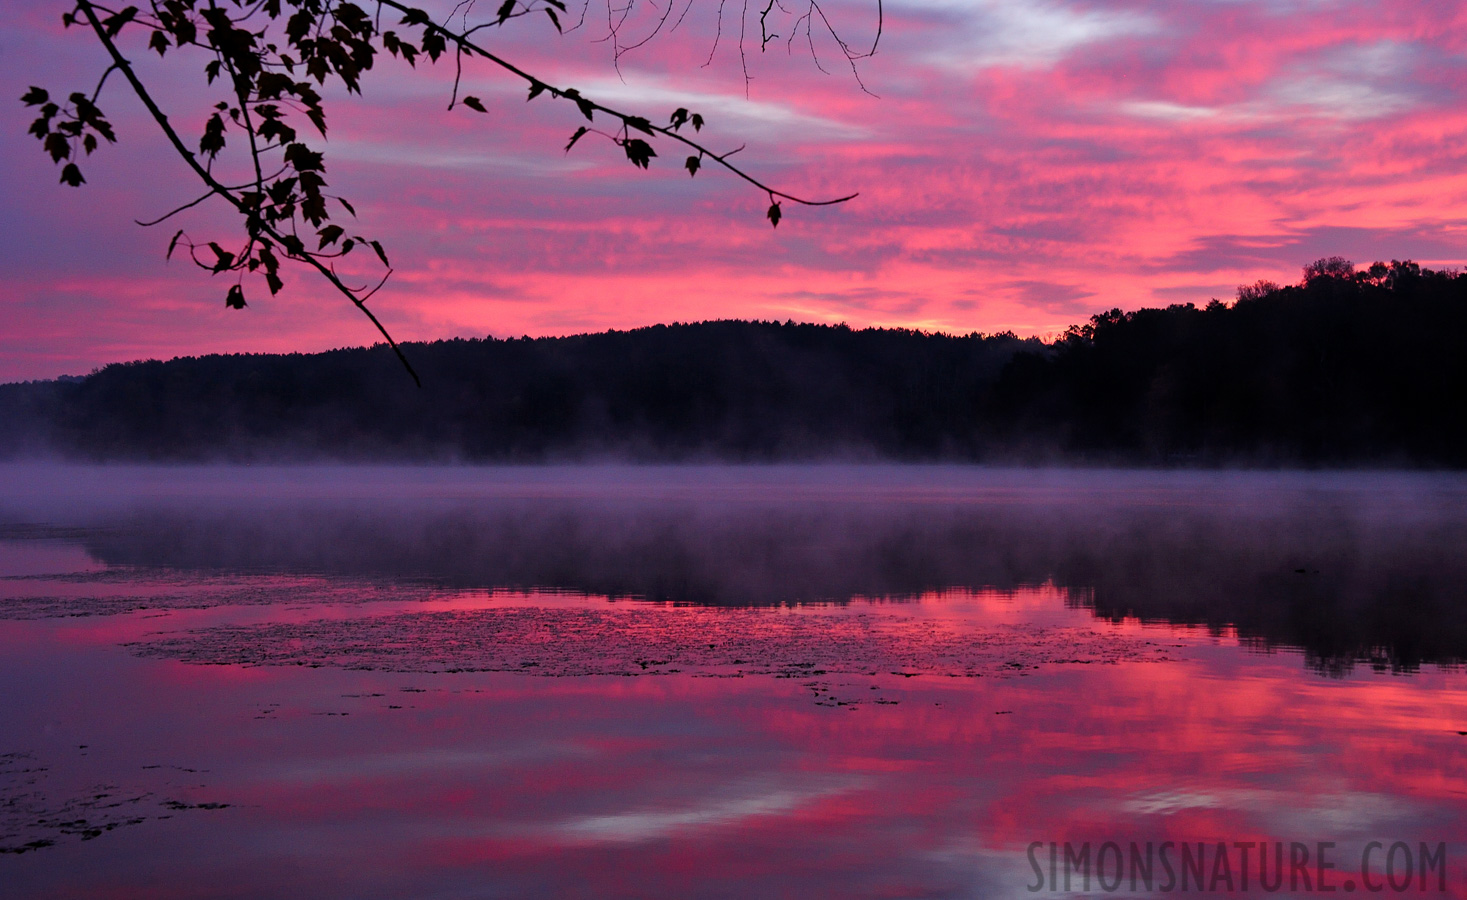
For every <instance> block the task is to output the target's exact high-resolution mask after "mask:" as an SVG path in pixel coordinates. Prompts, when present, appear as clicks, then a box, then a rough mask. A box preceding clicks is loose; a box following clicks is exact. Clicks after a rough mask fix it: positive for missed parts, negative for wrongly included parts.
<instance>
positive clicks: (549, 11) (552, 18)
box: [545, 6, 563, 33]
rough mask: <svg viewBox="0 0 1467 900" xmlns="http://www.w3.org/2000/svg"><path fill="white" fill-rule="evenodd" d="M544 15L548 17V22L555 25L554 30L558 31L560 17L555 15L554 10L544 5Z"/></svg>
mask: <svg viewBox="0 0 1467 900" xmlns="http://www.w3.org/2000/svg"><path fill="white" fill-rule="evenodd" d="M545 15H547V16H549V17H550V24H552V25H554V26H555V30H556V31H560V19H559V18H558V17H557V16H556V15H555V10H553V9H551V8H550V7H548V6H547V7H545ZM562 33H563V32H562Z"/></svg>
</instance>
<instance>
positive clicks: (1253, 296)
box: [1238, 279, 1279, 303]
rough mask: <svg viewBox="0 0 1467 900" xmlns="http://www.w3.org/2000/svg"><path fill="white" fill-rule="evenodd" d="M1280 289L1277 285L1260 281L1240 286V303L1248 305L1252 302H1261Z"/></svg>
mask: <svg viewBox="0 0 1467 900" xmlns="http://www.w3.org/2000/svg"><path fill="white" fill-rule="evenodd" d="M1278 289H1279V286H1278V284H1277V283H1275V282H1272V281H1264V280H1262V279H1259V280H1258V281H1255V282H1253V283H1252V284H1240V285H1238V302H1239V303H1246V302H1248V301H1250V300H1261V299H1263V298H1264V297H1267V296H1268V295H1269V294H1272V293H1274V292H1275V291H1277V290H1278Z"/></svg>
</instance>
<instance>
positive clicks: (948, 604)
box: [0, 465, 1467, 898]
mask: <svg viewBox="0 0 1467 900" xmlns="http://www.w3.org/2000/svg"><path fill="white" fill-rule="evenodd" d="M0 485H3V486H4V488H5V490H4V491H3V494H0V684H4V685H5V686H6V687H7V690H8V693H7V703H6V704H5V705H0V896H3V897H9V896H16V897H68V896H98V897H108V896H119V897H120V896H134V895H138V894H144V893H146V894H152V893H161V894H162V895H165V896H180V897H224V896H240V895H247V896H289V895H309V896H313V897H326V898H336V897H341V898H347V897H362V896H380V897H404V898H407V897H420V896H424V895H429V894H432V895H441V896H448V897H460V896H463V897H467V896H482V895H485V894H487V895H506V896H527V897H562V896H585V897H646V896H679V897H683V896H687V897H705V896H706V897H726V896H778V895H781V894H788V893H789V892H790V890H791V886H792V885H799V886H800V887H799V890H800V891H801V892H804V893H807V894H808V895H810V896H840V897H887V896H933V897H974V896H980V897H985V898H986V897H998V898H1008V897H1025V896H1031V895H1032V893H1031V892H1030V891H1029V890H1028V886H1029V885H1031V884H1032V883H1033V882H1034V879H1035V877H1036V871H1035V870H1034V869H1033V868H1031V863H1030V862H1029V861H1028V860H1027V857H1026V849H1025V848H1026V847H1030V846H1032V842H1034V841H1041V842H1050V841H1059V842H1064V841H1073V842H1075V843H1076V844H1078V843H1080V842H1083V841H1092V842H1094V844H1095V845H1096V846H1098V845H1099V844H1100V843H1101V842H1103V841H1107V840H1112V841H1121V842H1128V841H1133V840H1134V841H1139V842H1142V843H1144V842H1147V841H1151V842H1155V843H1160V842H1163V841H1168V840H1170V841H1176V842H1183V841H1192V842H1204V843H1207V844H1208V845H1209V846H1213V845H1215V844H1216V843H1217V842H1227V843H1231V842H1233V841H1239V840H1269V841H1308V842H1318V841H1333V842H1335V843H1336V844H1337V850H1336V858H1337V859H1338V860H1339V861H1340V869H1341V870H1342V871H1341V873H1340V876H1339V877H1338V878H1336V879H1335V884H1336V886H1339V885H1340V884H1341V883H1342V882H1343V881H1344V880H1345V878H1347V877H1359V875H1358V872H1351V871H1350V870H1351V869H1352V868H1353V867H1354V863H1353V861H1352V857H1353V858H1358V857H1359V856H1360V854H1361V853H1362V851H1363V848H1364V847H1365V846H1367V842H1369V841H1372V840H1387V841H1394V840H1398V839H1399V840H1403V841H1409V842H1411V846H1412V847H1415V846H1416V845H1417V842H1426V841H1430V842H1432V843H1431V845H1432V846H1433V847H1434V846H1435V845H1436V842H1439V841H1440V842H1446V843H1447V845H1448V847H1449V848H1450V852H1449V854H1448V856H1447V861H1448V867H1449V869H1450V871H1448V872H1447V875H1448V876H1449V885H1450V890H1448V891H1446V892H1445V895H1447V896H1464V895H1467V894H1464V892H1463V891H1460V890H1459V889H1458V888H1459V887H1460V885H1461V884H1463V883H1464V882H1463V872H1462V869H1461V859H1462V858H1467V857H1462V856H1461V854H1462V853H1463V852H1464V851H1462V850H1461V848H1462V847H1464V846H1467V831H1464V830H1463V826H1462V824H1461V823H1462V822H1467V800H1464V799H1463V798H1464V797H1467V782H1464V781H1463V777H1464V776H1463V773H1462V771H1461V760H1462V759H1463V757H1462V748H1463V746H1464V745H1463V744H1462V741H1463V740H1467V738H1463V737H1462V736H1461V733H1463V732H1467V682H1464V681H1463V679H1464V677H1467V676H1464V673H1463V672H1462V671H1461V664H1462V662H1463V661H1464V660H1467V613H1464V612H1463V610H1464V609H1467V602H1464V600H1467V596H1464V593H1467V589H1464V585H1467V559H1464V558H1463V557H1464V554H1462V553H1461V548H1462V547H1464V546H1467V477H1464V476H1459V475H1451V474H1448V475H1440V474H1429V473H1289V472H1206V473H1198V472H1155V471H1124V470H1067V469H1054V470H1044V469H1032V470H1003V469H982V468H973V467H957V466H894V465H893V466H885V465H882V466H835V465H830V466H795V465H791V466H767V467H766V466H744V467H736V466H668V467H655V466H646V467H639V466H601V467H591V466H585V467H581V466H567V467H502V468H501V467H482V468H481V467H350V466H290V467H207V466H199V467H188V466H185V467H123V466H99V467H86V466H63V465H12V466H5V467H0ZM1311 845H1312V844H1311ZM1046 846H1047V844H1046ZM1041 868H1042V867H1041ZM1039 874H1040V875H1041V876H1044V877H1047V876H1046V875H1045V873H1043V872H1040V873H1039ZM1377 874H1378V873H1377ZM1045 887H1046V891H1047V890H1048V885H1046V886H1045ZM1432 893H1433V896H1442V895H1443V893H1440V892H1435V891H1433V892H1432ZM1137 895H1145V896H1153V895H1155V896H1160V895H1159V894H1155V893H1154V892H1146V891H1142V892H1139V893H1138V894H1137ZM1238 895H1240V896H1264V895H1265V894H1264V893H1263V892H1261V891H1260V890H1259V889H1258V884H1257V882H1256V881H1255V882H1254V884H1253V886H1252V888H1251V889H1250V890H1248V891H1240V892H1238Z"/></svg>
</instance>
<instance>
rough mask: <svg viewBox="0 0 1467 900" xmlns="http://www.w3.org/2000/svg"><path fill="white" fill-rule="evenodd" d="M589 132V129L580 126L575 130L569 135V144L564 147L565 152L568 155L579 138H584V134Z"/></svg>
mask: <svg viewBox="0 0 1467 900" xmlns="http://www.w3.org/2000/svg"><path fill="white" fill-rule="evenodd" d="M589 130H590V129H589V128H587V127H586V126H584V125H582V126H581V127H580V128H577V129H576V133H575V134H573V135H571V139H570V143H569V144H566V145H565V152H566V153H569V152H570V148H572V147H574V146H575V145H576V141H579V140H580V139H581V138H583V137H585V135H586V132H587V131H589Z"/></svg>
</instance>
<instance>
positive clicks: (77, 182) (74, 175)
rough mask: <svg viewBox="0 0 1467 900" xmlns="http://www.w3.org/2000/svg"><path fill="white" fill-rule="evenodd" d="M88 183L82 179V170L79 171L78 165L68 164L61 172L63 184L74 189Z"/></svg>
mask: <svg viewBox="0 0 1467 900" xmlns="http://www.w3.org/2000/svg"><path fill="white" fill-rule="evenodd" d="M86 181H87V180H86V179H85V178H83V177H82V173H81V169H78V168H77V167H76V163H67V164H66V167H65V168H63V169H62V170H61V183H62V184H69V185H71V186H72V187H81V186H82V185H83V184H86Z"/></svg>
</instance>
